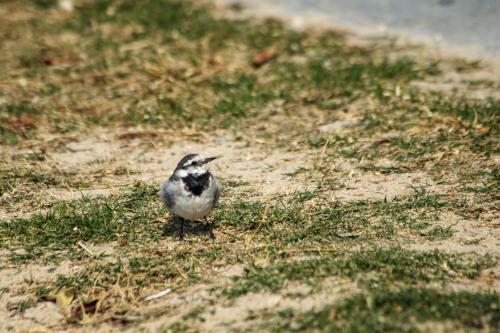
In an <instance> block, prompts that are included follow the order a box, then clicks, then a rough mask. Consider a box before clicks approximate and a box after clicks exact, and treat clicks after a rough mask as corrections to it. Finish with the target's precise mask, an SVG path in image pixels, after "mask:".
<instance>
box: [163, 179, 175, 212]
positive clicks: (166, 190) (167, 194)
mask: <svg viewBox="0 0 500 333" xmlns="http://www.w3.org/2000/svg"><path fill="white" fill-rule="evenodd" d="M160 198H161V201H163V203H164V204H165V206H167V207H168V208H171V207H173V206H174V196H173V191H172V182H170V181H169V180H167V181H166V182H164V183H163V184H162V186H161V189H160Z"/></svg>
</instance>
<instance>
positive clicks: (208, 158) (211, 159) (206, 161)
mask: <svg viewBox="0 0 500 333" xmlns="http://www.w3.org/2000/svg"><path fill="white" fill-rule="evenodd" d="M216 158H217V156H214V157H207V158H205V160H203V163H204V164H206V163H208V162H212V161H213V160H215V159H216Z"/></svg>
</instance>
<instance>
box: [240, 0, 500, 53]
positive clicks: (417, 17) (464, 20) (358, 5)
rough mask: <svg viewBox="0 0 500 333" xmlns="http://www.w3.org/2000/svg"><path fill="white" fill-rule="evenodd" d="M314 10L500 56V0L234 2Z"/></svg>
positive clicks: (354, 24)
mask: <svg viewBox="0 0 500 333" xmlns="http://www.w3.org/2000/svg"><path fill="white" fill-rule="evenodd" d="M238 2H239V3H243V4H250V5H254V4H258V5H272V6H279V7H283V9H285V10H286V11H287V12H291V13H293V14H297V13H311V14H319V15H321V16H324V17H326V18H328V19H329V20H330V21H332V22H334V23H335V24H338V25H340V26H346V27H349V28H355V29H362V30H365V31H366V30H368V31H373V32H375V33H380V32H388V33H397V34H405V35H407V36H411V37H415V38H418V39H426V40H428V41H431V42H438V43H441V44H442V42H445V43H446V44H449V45H450V46H459V47H465V48H467V49H469V50H470V51H472V52H473V53H474V54H476V55H481V54H487V55H489V56H494V57H500V37H499V36H500V1H497V0H475V1H470V0H421V1H413V0H397V1H395V0H294V1H288V0H238Z"/></svg>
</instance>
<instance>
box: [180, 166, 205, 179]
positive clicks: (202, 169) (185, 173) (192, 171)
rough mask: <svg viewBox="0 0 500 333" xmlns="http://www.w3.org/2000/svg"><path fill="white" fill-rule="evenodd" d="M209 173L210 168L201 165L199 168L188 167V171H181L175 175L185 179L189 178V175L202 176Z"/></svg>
mask: <svg viewBox="0 0 500 333" xmlns="http://www.w3.org/2000/svg"><path fill="white" fill-rule="evenodd" d="M207 172H208V168H207V166H206V165H199V166H191V167H188V168H187V169H179V170H177V171H176V172H175V174H176V175H177V176H178V177H180V178H184V177H187V176H188V175H193V176H200V175H203V174H205V173H207Z"/></svg>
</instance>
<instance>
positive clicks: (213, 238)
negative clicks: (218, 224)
mask: <svg viewBox="0 0 500 333" xmlns="http://www.w3.org/2000/svg"><path fill="white" fill-rule="evenodd" d="M204 220H205V224H206V225H207V227H208V232H209V233H210V238H212V240H215V235H214V232H213V230H212V223H210V222H208V219H207V218H206V217H205V218H204Z"/></svg>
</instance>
